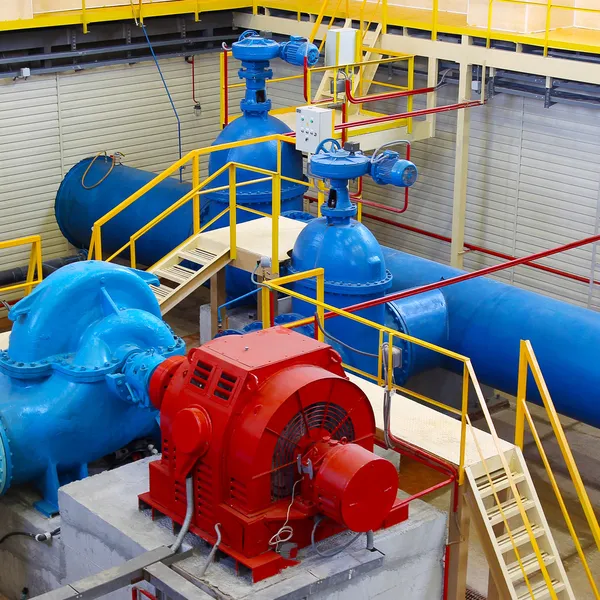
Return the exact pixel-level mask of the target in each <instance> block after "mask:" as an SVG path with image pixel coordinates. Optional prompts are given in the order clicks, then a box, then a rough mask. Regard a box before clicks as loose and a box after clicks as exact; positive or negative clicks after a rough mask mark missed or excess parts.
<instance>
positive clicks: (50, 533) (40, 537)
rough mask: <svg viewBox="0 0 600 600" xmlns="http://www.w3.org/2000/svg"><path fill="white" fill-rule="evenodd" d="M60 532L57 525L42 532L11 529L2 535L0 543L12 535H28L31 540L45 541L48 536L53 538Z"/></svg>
mask: <svg viewBox="0 0 600 600" xmlns="http://www.w3.org/2000/svg"><path fill="white" fill-rule="evenodd" d="M59 533H60V527H57V528H56V529H53V530H52V531H45V532H43V533H30V532H29V531H11V532H10V533H7V534H6V535H4V536H2V537H1V538H0V544H2V542H4V541H6V540H7V539H9V538H11V537H14V536H19V535H21V536H23V537H28V538H31V539H33V540H35V541H36V542H46V541H48V540H49V539H50V538H53V537H54V536H56V535H58V534H59Z"/></svg>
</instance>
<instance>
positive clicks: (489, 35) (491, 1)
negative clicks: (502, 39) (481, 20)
mask: <svg viewBox="0 0 600 600" xmlns="http://www.w3.org/2000/svg"><path fill="white" fill-rule="evenodd" d="M493 5H494V0H489V2H488V15H487V37H486V40H485V47H486V48H489V47H490V46H491V45H492V9H493Z"/></svg>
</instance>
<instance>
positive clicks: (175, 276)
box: [154, 265, 196, 283]
mask: <svg viewBox="0 0 600 600" xmlns="http://www.w3.org/2000/svg"><path fill="white" fill-rule="evenodd" d="M195 273H196V271H194V270H193V269H188V268H186V267H182V266H181V265H173V266H171V267H168V268H165V269H156V270H155V271H154V274H155V275H157V276H158V277H162V278H164V279H169V280H171V281H174V282H176V283H186V282H187V281H189V280H190V279H191V278H192V277H193V276H194V274H195Z"/></svg>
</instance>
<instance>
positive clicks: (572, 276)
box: [304, 193, 600, 285]
mask: <svg viewBox="0 0 600 600" xmlns="http://www.w3.org/2000/svg"><path fill="white" fill-rule="evenodd" d="M304 197H305V198H306V199H307V200H309V201H310V202H316V201H317V199H316V198H313V197H312V196H308V195H305V196H304ZM351 198H352V200H355V201H356V202H360V203H361V204H364V205H365V206H370V207H371V208H377V209H379V210H384V211H386V212H391V213H394V214H401V213H403V212H404V208H396V207H395V206H387V205H386V204H381V203H380V202H373V201H372V200H364V199H362V198H360V197H359V196H358V193H357V194H353V195H351ZM362 215H363V217H365V218H366V219H371V220H372V221H378V222H379V223H385V224H386V225H392V226H393V227H398V228H399V229H405V230H406V231H412V232H413V233H418V234H420V235H425V236H427V237H430V238H433V239H435V240H440V241H441V242H448V243H452V238H450V237H448V236H445V235H441V234H439V233H434V232H433V231H427V230H426V229H420V228H419V227H414V226H413V225H406V224H405V223H398V222H397V221H392V220H391V219H386V218H385V217H380V216H378V215H374V214H371V213H366V212H363V214H362ZM463 245H464V247H465V248H467V249H468V250H471V251H473V252H481V254H487V255H489V256H495V257H496V258H501V259H503V260H515V259H516V256H512V254H505V253H504V252H497V251H496V250H490V249H488V248H484V247H483V246H477V245H475V244H470V243H468V242H465V243H464V244H463ZM526 266H528V267H531V268H532V269H538V270H539V271H544V272H546V273H551V274H552V275H558V276H559V277H564V278H565V279H571V280H573V281H578V282H580V283H586V284H588V285H589V284H590V283H592V284H593V285H600V281H596V280H593V281H591V280H590V279H589V278H587V277H583V276H582V275H575V273H569V272H568V271H563V270H561V269H555V268H554V267H547V266H546V265H539V264H537V263H530V264H527V265H526Z"/></svg>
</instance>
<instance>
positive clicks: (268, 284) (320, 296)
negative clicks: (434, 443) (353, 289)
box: [261, 269, 476, 484]
mask: <svg viewBox="0 0 600 600" xmlns="http://www.w3.org/2000/svg"><path fill="white" fill-rule="evenodd" d="M321 271H322V269H313V270H311V271H305V272H302V273H295V274H294V275H290V276H287V277H282V278H279V279H271V280H267V281H264V282H263V284H262V290H261V295H262V298H261V301H262V313H261V318H262V322H263V327H265V328H267V327H270V326H271V309H270V306H271V305H270V303H271V292H280V293H282V294H286V295H288V296H291V297H292V298H296V299H298V300H301V301H303V302H307V303H308V304H312V305H313V306H314V307H315V311H316V313H317V318H318V320H319V321H318V322H319V323H324V322H325V321H324V318H325V311H326V310H327V311H329V312H333V313H335V314H336V315H339V316H341V317H345V318H348V319H350V320H352V321H354V322H356V323H360V324H362V325H366V326H368V327H371V328H373V329H375V330H377V331H378V332H379V337H380V342H381V343H380V344H379V351H378V359H377V375H372V374H371V373H366V372H364V371H361V370H359V369H356V368H354V367H352V366H350V365H347V364H344V368H345V369H348V370H349V371H353V372H355V373H358V374H360V375H362V376H364V377H367V378H369V379H371V380H374V381H376V382H377V383H378V384H379V385H383V384H384V383H386V380H384V378H383V376H382V373H383V368H382V365H383V355H382V352H383V350H382V348H383V339H384V336H387V339H388V352H389V353H390V354H389V355H388V359H387V360H388V363H389V361H391V360H392V356H393V340H394V339H395V338H398V339H401V340H405V341H407V342H410V343H413V344H416V345H418V346H421V347H423V348H427V349H429V350H432V351H434V352H438V353H440V354H443V355H444V356H447V357H449V358H452V359H455V360H458V361H461V362H463V363H465V364H466V363H467V362H469V358H468V357H466V356H463V355H462V354H458V353H456V352H453V351H451V350H447V349H446V348H442V347H441V346H437V345H435V344H431V343H429V342H426V341H424V340H419V339H417V338H414V337H412V336H410V335H408V334H405V333H401V332H399V331H396V330H395V329H391V328H389V327H386V326H385V325H381V324H379V323H375V322H374V321H369V320H368V319H365V318H364V317H360V316H358V315H356V314H354V313H349V312H346V311H345V310H343V309H341V308H337V307H335V306H331V305H330V304H327V303H326V302H325V301H324V297H325V287H324V283H323V284H320V283H319V281H320V280H319V278H318V277H319V276H320V275H319V273H320V272H321ZM311 277H317V287H316V297H315V298H311V297H309V296H306V295H304V294H300V293H299V292H296V291H294V290H291V289H289V288H286V287H284V285H286V284H288V283H291V282H296V281H300V280H302V279H309V278H311ZM323 282H324V280H323ZM308 323H315V318H314V317H308V318H306V319H300V320H298V321H295V322H293V323H286V324H284V325H283V327H286V328H294V327H297V326H299V325H303V324H308ZM315 326H317V324H316V323H315ZM317 329H318V331H317V335H318V336H319V339H321V340H323V338H324V336H323V332H322V331H321V328H320V327H318V326H317ZM389 364H391V363H389ZM465 373H466V372H465ZM468 374H469V377H470V379H471V380H473V378H474V377H475V374H474V373H471V372H468ZM390 376H391V374H390V370H389V369H387V385H389V386H390V389H394V390H398V391H402V392H404V393H406V394H410V395H412V396H414V397H416V398H418V399H419V400H422V401H424V402H427V403H429V404H431V405H433V406H436V407H438V408H442V409H443V410H446V411H448V412H450V413H452V414H456V415H460V416H461V441H460V456H459V465H458V473H459V483H460V484H462V483H463V481H464V466H465V449H466V427H467V407H468V389H469V386H468V382H467V385H466V386H465V387H464V389H463V396H462V406H461V410H460V411H459V410H457V409H456V408H454V407H453V406H449V405H447V404H444V403H442V402H439V401H437V400H435V399H433V398H429V397H427V396H424V395H422V394H416V393H415V392H412V391H411V390H407V389H406V388H403V387H401V386H399V385H397V384H395V383H394V382H393V380H391V379H389V378H390ZM465 377H466V378H467V375H466V374H465ZM475 382H476V380H475Z"/></svg>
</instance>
